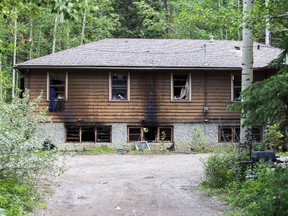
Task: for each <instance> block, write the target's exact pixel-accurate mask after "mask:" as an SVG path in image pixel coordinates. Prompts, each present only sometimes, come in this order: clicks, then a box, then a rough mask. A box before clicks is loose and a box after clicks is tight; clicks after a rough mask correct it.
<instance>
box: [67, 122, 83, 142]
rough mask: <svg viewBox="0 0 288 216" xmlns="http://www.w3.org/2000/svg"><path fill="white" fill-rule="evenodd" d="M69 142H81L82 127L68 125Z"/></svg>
mask: <svg viewBox="0 0 288 216" xmlns="http://www.w3.org/2000/svg"><path fill="white" fill-rule="evenodd" d="M66 140H67V142H80V127H79V126H74V125H70V126H67V127H66Z"/></svg>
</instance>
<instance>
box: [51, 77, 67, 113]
mask: <svg viewBox="0 0 288 216" xmlns="http://www.w3.org/2000/svg"><path fill="white" fill-rule="evenodd" d="M66 79H67V73H66V72H48V83H49V86H48V87H47V88H48V89H47V100H48V101H50V103H49V111H50V112H57V111H64V108H65V106H64V105H65V104H64V101H65V99H67V97H65V96H66V94H67V93H66V85H67V83H66Z"/></svg>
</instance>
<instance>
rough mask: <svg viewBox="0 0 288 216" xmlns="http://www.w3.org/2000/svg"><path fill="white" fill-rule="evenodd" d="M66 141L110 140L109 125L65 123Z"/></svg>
mask: <svg viewBox="0 0 288 216" xmlns="http://www.w3.org/2000/svg"><path fill="white" fill-rule="evenodd" d="M66 141H67V142H79V143H82V142H111V127H110V126H103V127H95V126H89V125H82V126H76V125H67V126H66Z"/></svg>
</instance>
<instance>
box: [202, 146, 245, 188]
mask: <svg viewBox="0 0 288 216" xmlns="http://www.w3.org/2000/svg"><path fill="white" fill-rule="evenodd" d="M204 174H205V177H206V180H205V181H204V182H203V184H205V185H207V186H208V187H211V188H225V187H226V186H227V185H228V184H229V183H231V182H233V181H239V180H240V179H241V167H240V166H239V156H238V153H237V149H236V148H227V149H222V150H218V151H217V152H214V153H213V154H212V155H211V156H210V157H209V158H208V159H207V160H206V161H204Z"/></svg>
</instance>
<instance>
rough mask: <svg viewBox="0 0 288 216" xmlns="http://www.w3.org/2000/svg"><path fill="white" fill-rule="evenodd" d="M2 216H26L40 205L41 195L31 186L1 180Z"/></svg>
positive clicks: (0, 204) (0, 205) (9, 180)
mask: <svg viewBox="0 0 288 216" xmlns="http://www.w3.org/2000/svg"><path fill="white" fill-rule="evenodd" d="M0 185H1V186H0V215H5V216H15V215H17V216H26V215H31V212H32V211H33V209H34V208H36V207H37V206H38V205H39V204H40V194H39V193H38V192H37V190H36V189H35V188H33V187H32V186H31V185H29V184H24V183H19V182H17V181H15V180H14V179H1V180H0Z"/></svg>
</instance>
